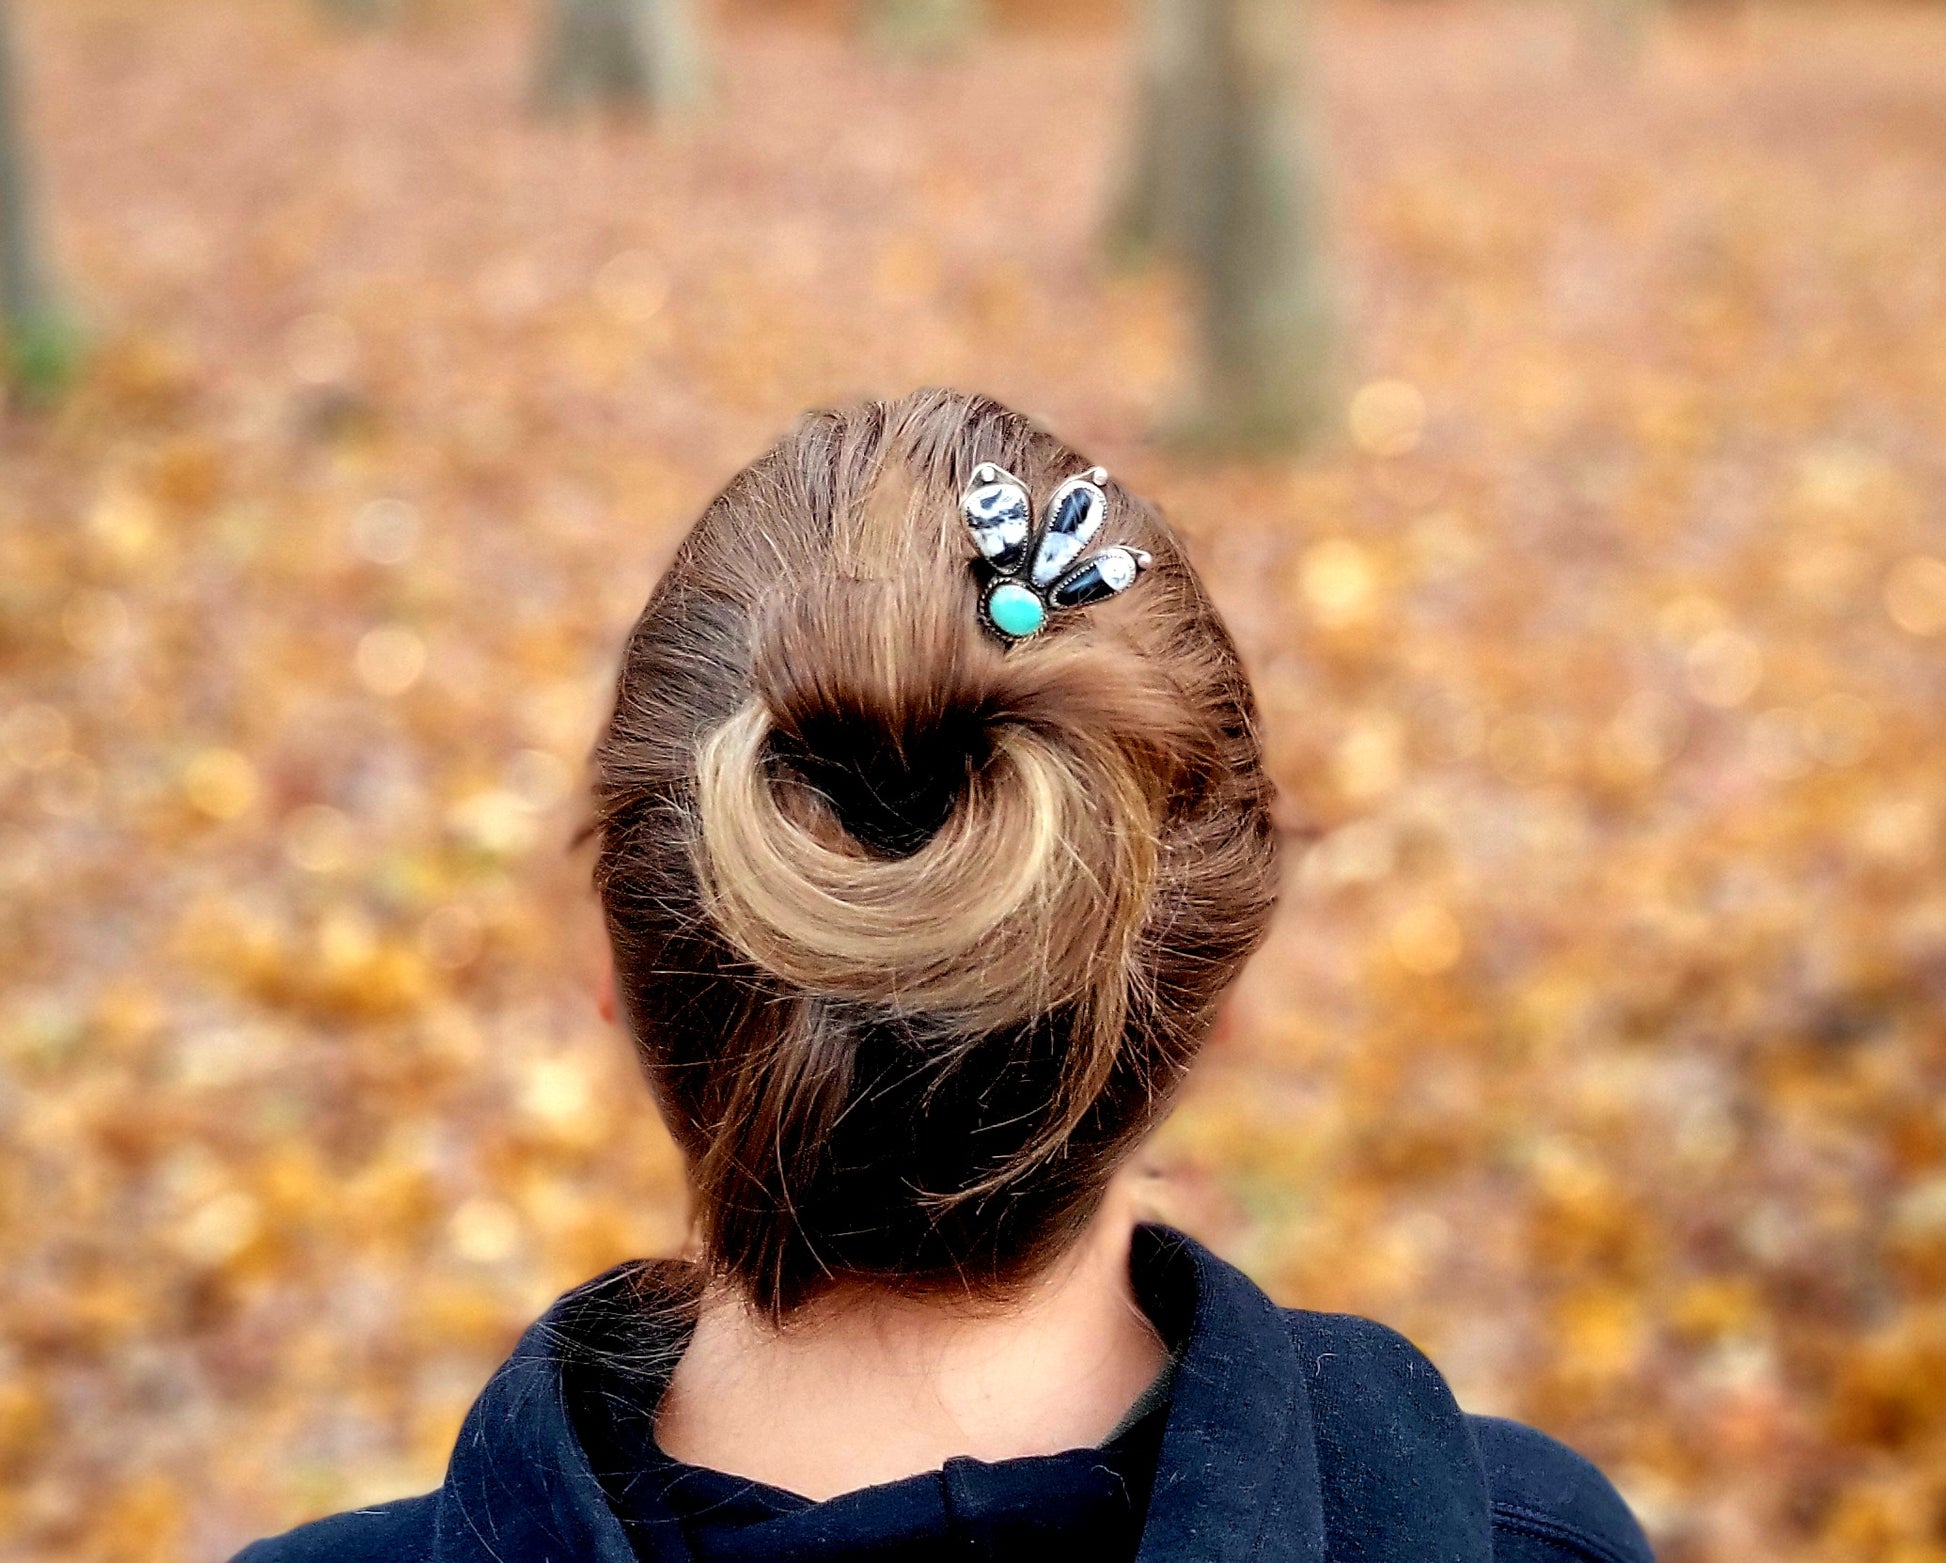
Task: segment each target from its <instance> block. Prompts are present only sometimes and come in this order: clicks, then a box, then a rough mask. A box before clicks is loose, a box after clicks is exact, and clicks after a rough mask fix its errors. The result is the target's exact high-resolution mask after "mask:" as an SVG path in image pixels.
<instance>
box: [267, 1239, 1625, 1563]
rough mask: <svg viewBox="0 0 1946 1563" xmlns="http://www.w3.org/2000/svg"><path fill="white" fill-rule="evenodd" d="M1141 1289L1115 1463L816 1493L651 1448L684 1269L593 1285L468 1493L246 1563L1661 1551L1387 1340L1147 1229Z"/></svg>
mask: <svg viewBox="0 0 1946 1563" xmlns="http://www.w3.org/2000/svg"><path fill="white" fill-rule="evenodd" d="M1130 1267H1131V1275H1132V1278H1133V1280H1134V1283H1135V1290H1136V1293H1137V1296H1138V1297H1139V1298H1140V1300H1141V1302H1142V1305H1143V1307H1144V1309H1145V1310H1146V1311H1147V1312H1148V1314H1149V1316H1150V1318H1151V1319H1152V1320H1154V1322H1155V1324H1156V1327H1157V1329H1158V1330H1159V1331H1160V1332H1161V1334H1162V1337H1163V1339H1164V1340H1165V1341H1167V1342H1168V1343H1169V1344H1170V1346H1171V1348H1172V1349H1173V1350H1174V1352H1175V1354H1176V1363H1177V1366H1176V1371H1175V1374H1174V1378H1173V1384H1172V1390H1171V1394H1170V1397H1169V1400H1168V1403H1167V1404H1166V1406H1164V1407H1162V1408H1160V1409H1158V1410H1156V1411H1155V1412H1153V1413H1151V1414H1150V1415H1149V1416H1146V1417H1143V1418H1140V1419H1138V1420H1137V1421H1136V1423H1135V1425H1134V1426H1133V1427H1131V1428H1129V1429H1128V1430H1127V1431H1126V1432H1125V1433H1123V1434H1122V1435H1120V1436H1119V1437H1117V1438H1116V1439H1114V1440H1112V1441H1111V1442H1110V1443H1109V1444H1107V1445H1104V1446H1103V1448H1101V1449H1098V1450H1076V1451H1072V1452H1070V1453H1068V1454H1059V1455H1049V1456H1038V1457H1032V1458H1025V1459H1020V1460H1003V1461H998V1462H993V1463H988V1462H983V1461H978V1460H970V1459H963V1460H950V1461H948V1462H947V1464H946V1466H945V1467H944V1468H943V1469H941V1470H939V1471H935V1472H930V1473H927V1474H925V1475H922V1476H914V1477H908V1478H906V1479H904V1480H903V1481H899V1482H892V1483H887V1484H885V1485H883V1486H880V1487H872V1488H865V1489H862V1490H861V1491H859V1492H855V1493H846V1494H842V1495H840V1496H839V1497H836V1498H832V1499H829V1500H826V1501H824V1502H820V1503H813V1502H811V1501H810V1500H808V1499H803V1498H798V1497H795V1496H794V1495H792V1494H789V1493H784V1492H781V1491H779V1490H778V1489H775V1488H768V1487H763V1486H761V1485H759V1484H755V1483H749V1482H743V1481H740V1480H738V1479H736V1478H732V1477H729V1476H726V1475H725V1474H723V1473H720V1472H712V1471H702V1470H699V1469H698V1468H696V1467H693V1466H684V1465H681V1464H680V1463H679V1462H676V1461H673V1460H671V1459H670V1458H669V1457H668V1456H667V1455H664V1454H662V1453H661V1452H660V1451H659V1450H658V1449H656V1447H655V1445H654V1440H653V1438H652V1436H650V1434H649V1431H648V1429H649V1427H650V1425H651V1422H652V1418H653V1412H654V1403H655V1397H656V1395H657V1394H659V1393H660V1389H661V1387H662V1386H663V1385H665V1384H666V1383H667V1381H668V1373H669V1370H670V1369H671V1368H672V1367H673V1365H674V1363H675V1361H676V1360H677V1358H678V1357H680V1355H681V1350H682V1345H683V1340H684V1329H685V1325H684V1324H683V1323H682V1322H681V1317H680V1314H679V1312H678V1311H677V1310H674V1309H671V1308H668V1307H662V1308H657V1307H652V1306H645V1305H644V1299H645V1298H652V1297H655V1296H662V1297H669V1296H675V1295H679V1294H681V1293H682V1292H684V1291H685V1290H693V1289H692V1288H689V1286H688V1283H687V1278H686V1270H685V1267H683V1266H680V1265H678V1264H676V1263H675V1262H673V1261H650V1262H646V1263H643V1264H638V1265H630V1266H624V1267H622V1268H620V1269H618V1270H614V1271H611V1272H609V1273H608V1274H607V1275H605V1276H602V1277H600V1278H598V1279H597V1280H595V1281H592V1282H590V1283H589V1284H588V1285H586V1286H584V1287H581V1288H580V1289H579V1290H577V1291H574V1292H570V1293H569V1294H568V1295H567V1296H566V1297H564V1298H562V1299H561V1301H560V1302H558V1303H556V1304H555V1306H554V1307H553V1308H552V1309H550V1310H549V1311H548V1313H547V1314H546V1316H545V1317H543V1318H542V1319H541V1320H540V1321H539V1322H538V1323H536V1324H535V1325H534V1326H533V1327H532V1328H531V1329H530V1330H528V1332H527V1333H526V1335H525V1336H523V1337H522V1339H521V1341H520V1344H519V1345H518V1346H517V1347H516V1348H515V1349H514V1353H513V1355H512V1356H511V1357H510V1358H509V1359H508V1360H507V1362H506V1363H505V1364H504V1365H503V1366H502V1367H501V1369H500V1370H499V1371H498V1372H497V1373H496V1374H494V1376H493V1378H492V1379H491V1380H490V1381H489V1382H488V1384H487V1387H486V1389H485V1390H484V1391H483V1392H482V1393H481V1395H480V1398H479V1400H478V1401H476V1402H475V1404H474V1406H473V1409H472V1411H471V1412H470V1413H469V1414H468V1416H467V1418H466V1423H465V1426H464V1427H463V1428H462V1429H461V1431H460V1436H459V1442H458V1445H457V1446H456V1447H455V1449H454V1450H453V1457H452V1461H451V1464H450V1465H449V1466H448V1467H447V1472H446V1480H445V1484H444V1485H443V1486H442V1487H440V1489H439V1490H438V1491H437V1492H433V1493H428V1494H426V1495H425V1496H423V1497H418V1498H406V1499H401V1500H399V1501H398V1502H395V1503H388V1504H383V1505H380V1506H379V1507H376V1508H371V1509H358V1510H353V1511H351V1512H349V1513H346V1514H338V1515H334V1516H332V1517H330V1518H328V1519H323V1520H318V1521H316V1522H315V1523H313V1524H310V1525H304V1526H300V1527H299V1528H298V1529H296V1530H293V1531H290V1532H288V1533H287V1534H285V1535H283V1536H278V1537H274V1538H272V1539H270V1540H267V1541H259V1542H257V1543H255V1544H254V1545H252V1546H249V1547H246V1548H245V1549H244V1550H243V1551H242V1552H241V1553H239V1554H238V1556H237V1559H236V1560H235V1563H718V1560H722V1563H729V1560H732V1559H736V1560H743V1559H748V1560H749V1563H759V1560H772V1563H826V1560H829V1563H839V1560H854V1559H855V1560H867V1559H870V1560H875V1563H876V1560H885V1563H892V1560H894V1559H896V1560H898V1563H931V1560H934V1559H938V1560H944V1559H947V1558H954V1559H992V1560H994V1563H1001V1560H1005V1563H1030V1560H1035V1559H1039V1558H1048V1559H1054V1558H1059V1559H1061V1560H1062V1563H1131V1560H1132V1563H1192V1560H1194V1563H1494V1560H1498V1563H1652V1554H1651V1552H1650V1550H1649V1545H1648V1542H1647V1541H1646V1540H1645V1539H1644V1538H1643V1535H1642V1532H1641V1529H1640V1528H1639V1527H1638V1526H1637V1525H1636V1523H1635V1520H1634V1518H1633V1516H1631V1515H1630V1513H1629V1511H1628V1508H1627V1506H1626V1505H1625V1504H1624V1503H1623V1502H1622V1500H1621V1498H1620V1497H1619V1496H1618V1495H1617V1494H1616V1492H1615V1490H1614V1488H1613V1487H1611V1486H1610V1485H1609V1483H1608V1481H1607V1480H1606V1478H1604V1477H1603V1476H1602V1474H1601V1473H1600V1472H1599V1471H1598V1470H1596V1469H1595V1467H1594V1466H1592V1465H1590V1464H1589V1463H1588V1462H1587V1461H1586V1460H1584V1459H1582V1458H1581V1456H1579V1455H1577V1454H1575V1453H1574V1452H1573V1451H1572V1450H1569V1449H1567V1448H1566V1447H1564V1446H1563V1445H1561V1444H1558V1443H1556V1442H1554V1441H1553V1440H1552V1439H1550V1438H1548V1437H1546V1436H1545V1435H1544V1434H1541V1433H1538V1432H1535V1431H1534V1430H1533V1429H1532V1428H1528V1427H1523V1426H1521V1425H1520V1424H1519V1423H1516V1422H1506V1421H1500V1420H1498V1419H1495V1418H1491V1417H1473V1416H1467V1415H1466V1414H1464V1413H1463V1412H1462V1411H1461V1410H1460V1409H1459V1407H1458V1406H1457V1405H1456V1404H1455V1403H1454V1400H1453V1396H1452V1392H1451V1391H1450V1390H1449V1389H1448V1388H1447V1387H1446V1383H1445V1381H1444V1380H1443V1379H1441V1378H1440V1376H1439V1373H1438V1371H1437V1370H1436V1369H1435V1368H1434V1367H1433V1366H1432V1364H1431V1363H1430V1362H1428V1361H1427V1360H1426V1359H1425V1357H1423V1356H1422V1355H1421V1354H1420V1353H1419V1352H1418V1351H1417V1350H1416V1349H1414V1347H1413V1346H1412V1345H1411V1344H1410V1343H1409V1342H1407V1341H1406V1340H1405V1339H1404V1338H1402V1337H1401V1336H1399V1335H1397V1334H1395V1333H1394V1332H1392V1331H1391V1330H1388V1329H1386V1328H1385V1327H1384V1326H1383V1325H1379V1324H1373V1323H1371V1322H1370V1321H1368V1320H1365V1319H1358V1318H1352V1317H1349V1316H1346V1315H1341V1314H1321V1313H1306V1312H1303V1311H1301V1310H1293V1309H1283V1308H1279V1307H1277V1306H1276V1305H1275V1304H1274V1303H1272V1302H1271V1301H1270V1299H1269V1298H1268V1297H1266V1296H1265V1295H1264V1294H1263V1292H1262V1291H1260V1290H1259V1289H1258V1288H1257V1287H1256V1286H1255V1285H1254V1284H1253V1283H1252V1282H1251V1281H1250V1280H1249V1279H1248V1278H1247V1277H1246V1276H1244V1275H1243V1274H1242V1273H1241V1272H1239V1271H1237V1270H1235V1269H1233V1268H1231V1267H1230V1266H1229V1265H1227V1264H1224V1263H1223V1262H1222V1261H1221V1260H1219V1259H1217V1258H1216V1257H1215V1256H1214V1255H1212V1254H1210V1253H1209V1252H1208V1251H1207V1250H1206V1249H1204V1248H1202V1247H1201V1246H1200V1245H1198V1244H1196V1243H1195V1242H1193V1241H1191V1240H1190V1239H1189V1238H1186V1237H1184V1236H1182V1235H1181V1234H1180V1233H1177V1232H1173V1231H1170V1230H1168V1229H1167V1228H1163V1227H1142V1228H1140V1229H1138V1231H1137V1233H1136V1239H1135V1245H1134V1249H1133V1253H1132V1255H1131V1259H1130Z"/></svg>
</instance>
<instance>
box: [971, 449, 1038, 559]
mask: <svg viewBox="0 0 1946 1563" xmlns="http://www.w3.org/2000/svg"><path fill="white" fill-rule="evenodd" d="M973 476H974V479H975V482H974V485H973V487H972V488H970V489H968V490H967V491H966V496H965V498H963V499H962V500H961V501H960V512H961V514H962V515H964V516H965V517H966V525H967V529H968V530H969V531H971V532H972V534H973V546H974V547H975V548H977V549H979V550H980V557H981V558H983V559H986V560H988V561H990V562H991V563H992V564H993V565H994V567H995V568H996V569H999V570H1002V571H1005V572H1007V573H1012V572H1013V571H1015V570H1018V569H1019V568H1020V562H1021V559H1022V557H1023V556H1024V555H1025V554H1026V552H1027V534H1028V533H1029V532H1030V531H1032V530H1033V520H1034V514H1033V506H1032V504H1031V502H1030V501H1029V500H1028V498H1027V490H1026V489H1025V488H1023V487H1022V486H1021V484H1020V483H1019V482H1018V481H1017V480H1016V479H1015V478H1014V477H1013V476H1012V475H1011V474H1010V473H1008V472H1006V471H1005V470H1003V469H1002V468H999V467H996V466H993V465H991V464H990V463H984V462H983V463H982V464H981V465H980V466H979V467H978V468H977V469H976V470H975V472H974V474H973Z"/></svg>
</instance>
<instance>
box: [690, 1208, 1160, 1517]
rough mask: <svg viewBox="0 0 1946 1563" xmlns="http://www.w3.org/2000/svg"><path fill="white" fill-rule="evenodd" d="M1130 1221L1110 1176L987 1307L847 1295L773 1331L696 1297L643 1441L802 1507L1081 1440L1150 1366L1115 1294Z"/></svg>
mask: <svg viewBox="0 0 1946 1563" xmlns="http://www.w3.org/2000/svg"><path fill="white" fill-rule="evenodd" d="M1135 1219H1136V1217H1135V1208H1134V1201H1133V1199H1132V1198H1131V1197H1130V1195H1129V1191H1128V1189H1127V1187H1126V1185H1125V1184H1124V1183H1123V1182H1122V1181H1121V1180H1118V1182H1117V1184H1116V1185H1114V1186H1112V1187H1111V1189H1110V1192H1109V1196H1108V1198H1107V1199H1106V1200H1105V1201H1104V1203H1103V1206H1102V1208H1101V1210H1100V1211H1099V1212H1097V1214H1096V1216H1095V1218H1094V1220H1093V1221H1091V1222H1090V1223H1089V1225H1088V1227H1087V1229H1086V1230H1085V1232H1084V1233H1083V1235H1082V1237H1081V1239H1080V1240H1079V1241H1078V1242H1077V1243H1076V1244H1075V1246H1074V1247H1073V1248H1072V1249H1071V1250H1070V1251H1069V1252H1068V1253H1067V1254H1065V1255H1063V1256H1062V1258H1061V1259H1060V1260H1059V1261H1058V1262H1057V1263H1056V1264H1055V1265H1054V1266H1053V1267H1052V1268H1051V1269H1050V1270H1049V1271H1048V1272H1047V1273H1046V1274H1044V1275H1042V1276H1040V1277H1038V1278H1036V1280H1035V1281H1034V1282H1033V1283H1032V1284H1031V1285H1030V1286H1029V1287H1028V1288H1027V1290H1026V1291H1025V1292H1023V1293H1022V1294H1021V1295H1020V1296H1018V1297H1016V1298H1014V1299H1011V1300H1010V1301H1009V1302H1008V1303H1006V1304H1005V1305H1004V1306H997V1307H996V1306H989V1307H984V1308H981V1307H975V1306H972V1305H969V1304H968V1303H966V1302H964V1301H947V1300H936V1299H927V1300H923V1301H919V1300H913V1299H908V1298H898V1297H892V1296H888V1295H886V1294H885V1293H883V1292H880V1291H876V1290H867V1289H864V1288H857V1289H852V1290H848V1291H846V1292H844V1293H841V1294H839V1295H836V1296H833V1297H829V1298H822V1299H820V1300H819V1301H818V1302H817V1303H815V1304H813V1305H811V1307H810V1308H809V1309H808V1310H807V1311H806V1313H805V1315H804V1316H803V1317H801V1318H793V1319H792V1321H791V1323H790V1325H789V1327H788V1328H785V1329H781V1330H780V1329H777V1328H775V1327H773V1326H772V1325H770V1324H769V1323H768V1322H767V1321H766V1320H764V1319H763V1318H761V1317H760V1316H759V1315H758V1314H756V1313H755V1312H753V1311H752V1310H751V1309H750V1308H749V1306H748V1305H747V1304H746V1303H745V1302H744V1300H743V1299H742V1298H741V1296H740V1295H738V1294H736V1293H734V1292H732V1291H730V1290H728V1289H723V1290H716V1289H712V1291H711V1292H710V1293H709V1294H707V1295H706V1296H705V1297H704V1299H703V1305H702V1310H701V1313H700V1316H699V1318H698V1320H697V1325H696V1333H695V1335H694V1336H693V1337H692V1338H691V1340H690V1343H689V1346H688V1349H687V1350H686V1351H685V1353H684V1355H683V1358H682V1361H681V1362H680V1363H679V1364H678V1365H677V1367H676V1371H675V1376H674V1378H673V1379H672V1380H671V1382H670V1385H669V1389H668V1392H667V1394H666V1395H665V1396H664V1397H663V1400H662V1403H661V1405H660V1406H659V1407H658V1409H657V1413H656V1437H657V1440H658V1442H660V1444H661V1445H662V1447H663V1449H664V1450H666V1451H667V1452H668V1453H669V1454H671V1455H673V1456H674V1457H675V1458H677V1459H679V1460H683V1461H687V1462H688V1463H690V1464H693V1465H705V1466H710V1467H713V1468H715V1469H717V1470H724V1471H730V1472H733V1473H735V1474H737V1475H740V1476H747V1477H749V1478H751V1479H752V1480H754V1481H760V1482H764V1483H767V1484H769V1485H771V1486H776V1487H783V1488H786V1489H788V1490H789V1491H791V1492H795V1493H799V1494H801V1495H803V1496H804V1497H807V1498H816V1499H821V1498H828V1497H831V1496H833V1495H835V1494H837V1493H841V1492H849V1491H852V1490H854V1489H856V1488H859V1487H868V1486H873V1485H876V1484H878V1483H881V1482H888V1481H895V1480H897V1479H898V1478H900V1477H902V1476H911V1475H914V1474H917V1473H918V1472H921V1471H929V1470H934V1469H936V1468H937V1467H939V1466H940V1465H941V1464H943V1463H944V1462H945V1461H946V1460H947V1459H949V1458H951V1457H952V1456H954V1455H971V1456H973V1457H974V1458H975V1459H981V1460H1003V1459H1010V1458H1013V1457H1016V1456H1019V1455H1033V1454H1054V1453H1058V1452H1059V1451H1061V1450H1063V1449H1074V1448H1081V1447H1085V1446H1087V1445H1091V1444H1094V1443H1098V1442H1099V1441H1100V1440H1101V1439H1102V1438H1103V1437H1105V1436H1106V1435H1107V1434H1108V1432H1109V1431H1110V1430H1112V1429H1113V1427H1114V1426H1115V1424H1116V1423H1117V1422H1118V1421H1119V1420H1120V1419H1121V1417H1122V1415H1123V1414H1124V1413H1125V1412H1126V1411H1127V1410H1128V1408H1129V1406H1130V1405H1131V1404H1132V1403H1133V1402H1134V1401H1135V1400H1136V1398H1137V1397H1138V1396H1139V1395H1140V1394H1141V1393H1142V1391H1143V1390H1144V1389H1145V1388H1146V1387H1147V1386H1148V1384H1149V1382H1150V1380H1152V1379H1153V1378H1154V1377H1155V1375H1156V1374H1157V1373H1158V1372H1159V1371H1161V1368H1162V1365H1163V1362H1164V1360H1165V1358H1166V1353H1165V1351H1164V1349H1163V1346H1162V1343H1161V1342H1160V1340H1158V1339H1157V1337H1156V1334H1155V1331H1154V1329H1153V1327H1152V1326H1151V1325H1150V1324H1149V1321H1148V1319H1147V1318H1146V1317H1145V1316H1144V1314H1143V1313H1142V1310H1141V1308H1140V1306H1139V1305H1138V1304H1137V1302H1136V1300H1135V1296H1134V1293H1133V1291H1132V1290H1131V1288H1130V1285H1129V1275H1128V1256H1129V1242H1130V1238H1131V1236H1132V1234H1133V1231H1134V1227H1135Z"/></svg>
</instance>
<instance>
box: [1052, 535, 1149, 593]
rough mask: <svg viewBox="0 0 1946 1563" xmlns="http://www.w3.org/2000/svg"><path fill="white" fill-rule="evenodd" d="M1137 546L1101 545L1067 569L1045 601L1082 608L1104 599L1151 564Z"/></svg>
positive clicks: (1131, 583)
mask: <svg viewBox="0 0 1946 1563" xmlns="http://www.w3.org/2000/svg"><path fill="white" fill-rule="evenodd" d="M1154 562H1155V561H1154V560H1152V559H1151V558H1150V557H1149V556H1148V554H1146V553H1144V552H1143V551H1142V550H1141V549H1139V548H1124V547H1122V546H1121V545H1120V544H1117V545H1116V546H1115V547H1113V548H1104V549H1103V550H1102V551H1101V552H1100V553H1098V554H1096V555H1095V556H1094V557H1093V558H1092V559H1088V560H1085V561H1083V563H1082V564H1081V566H1080V567H1079V568H1078V569H1074V570H1070V571H1069V572H1068V573H1067V574H1066V575H1064V576H1062V577H1061V579H1060V580H1058V581H1056V582H1055V583H1054V585H1053V587H1052V588H1051V589H1050V590H1049V591H1048V594H1047V600H1048V601H1049V602H1051V603H1053V604H1054V606H1055V607H1057V608H1085V607H1087V606H1088V604H1089V603H1093V602H1106V601H1107V600H1108V599H1109V598H1110V597H1114V596H1117V595H1119V594H1120V593H1122V592H1125V591H1127V590H1128V589H1129V587H1131V586H1133V585H1134V584H1135V581H1136V577H1137V576H1139V575H1140V574H1141V573H1142V572H1143V571H1144V570H1146V569H1148V567H1149V566H1150V565H1151V564H1153V563H1154Z"/></svg>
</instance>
